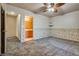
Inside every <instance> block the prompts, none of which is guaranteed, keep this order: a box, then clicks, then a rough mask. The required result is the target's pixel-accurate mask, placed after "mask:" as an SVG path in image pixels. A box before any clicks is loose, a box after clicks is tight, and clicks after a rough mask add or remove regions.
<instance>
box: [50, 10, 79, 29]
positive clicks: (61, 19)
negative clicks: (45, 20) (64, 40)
mask: <svg viewBox="0 0 79 59" xmlns="http://www.w3.org/2000/svg"><path fill="white" fill-rule="evenodd" d="M50 22H52V25H53V27H52V28H64V29H77V28H79V11H75V12H71V13H68V14H64V15H61V16H56V17H52V18H51V21H50Z"/></svg>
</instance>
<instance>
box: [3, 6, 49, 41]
mask: <svg viewBox="0 0 79 59" xmlns="http://www.w3.org/2000/svg"><path fill="white" fill-rule="evenodd" d="M4 8H5V10H6V12H8V11H9V12H10V11H14V12H15V13H17V14H20V21H19V26H18V27H19V30H18V32H19V39H20V40H21V42H24V41H26V40H25V38H24V37H25V36H24V25H23V24H24V18H25V16H33V17H34V19H33V25H34V29H33V31H34V33H33V34H34V35H33V36H34V37H33V38H34V39H39V38H44V37H48V36H49V27H48V25H49V24H48V22H49V18H48V17H46V16H42V15H38V14H34V13H32V12H30V11H28V10H24V9H21V8H17V7H13V6H11V5H5V6H4ZM47 30H48V31H47Z"/></svg>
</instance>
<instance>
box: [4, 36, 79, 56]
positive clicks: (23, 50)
mask: <svg viewBox="0 0 79 59" xmlns="http://www.w3.org/2000/svg"><path fill="white" fill-rule="evenodd" d="M6 45H7V48H6V53H5V56H79V42H73V41H68V40H64V39H59V38H54V37H49V38H43V39H38V40H33V41H28V42H25V43H20V42H19V41H18V40H17V39H12V40H11V39H10V40H7V44H6Z"/></svg>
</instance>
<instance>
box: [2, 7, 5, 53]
mask: <svg viewBox="0 0 79 59" xmlns="http://www.w3.org/2000/svg"><path fill="white" fill-rule="evenodd" d="M4 53H5V10H4V9H3V7H2V6H1V54H4Z"/></svg>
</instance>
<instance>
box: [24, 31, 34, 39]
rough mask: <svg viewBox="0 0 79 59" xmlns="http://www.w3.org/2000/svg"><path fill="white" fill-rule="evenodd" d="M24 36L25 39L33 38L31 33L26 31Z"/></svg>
mask: <svg viewBox="0 0 79 59" xmlns="http://www.w3.org/2000/svg"><path fill="white" fill-rule="evenodd" d="M25 35H26V38H32V37H33V31H26V33H25Z"/></svg>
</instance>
